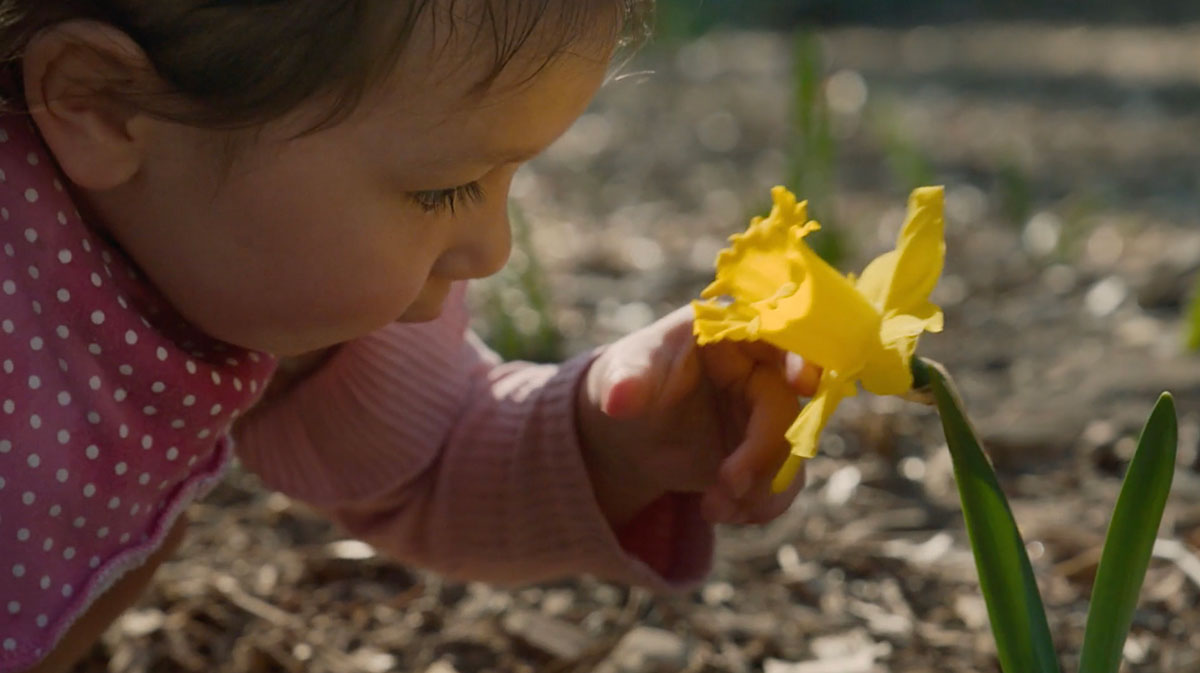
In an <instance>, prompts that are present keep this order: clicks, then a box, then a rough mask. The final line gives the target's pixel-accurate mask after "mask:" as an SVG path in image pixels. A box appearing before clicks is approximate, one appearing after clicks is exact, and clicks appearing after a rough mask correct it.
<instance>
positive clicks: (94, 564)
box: [88, 556, 100, 568]
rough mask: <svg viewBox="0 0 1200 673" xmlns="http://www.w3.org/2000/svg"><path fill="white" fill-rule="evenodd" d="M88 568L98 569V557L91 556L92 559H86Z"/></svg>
mask: <svg viewBox="0 0 1200 673" xmlns="http://www.w3.org/2000/svg"><path fill="white" fill-rule="evenodd" d="M88 567H89V568H99V567H100V557H99V556H93V557H92V558H90V559H88Z"/></svg>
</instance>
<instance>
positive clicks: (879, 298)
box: [855, 250, 900, 313]
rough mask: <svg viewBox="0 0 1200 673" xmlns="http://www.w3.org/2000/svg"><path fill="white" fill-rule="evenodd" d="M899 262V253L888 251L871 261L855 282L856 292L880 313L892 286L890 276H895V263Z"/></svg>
mask: <svg viewBox="0 0 1200 673" xmlns="http://www.w3.org/2000/svg"><path fill="white" fill-rule="evenodd" d="M899 260H900V253H899V252H898V251H896V250H889V251H888V252H885V253H883V254H882V255H880V256H878V257H876V258H875V259H873V260H871V263H870V264H868V265H867V268H865V269H863V272H862V275H861V276H859V277H858V279H857V280H856V281H855V285H856V287H857V288H858V291H859V292H861V293H862V294H863V296H865V297H866V298H867V300H868V301H870V302H871V303H872V304H873V305H874V306H875V310H877V311H879V312H880V313H882V312H883V307H884V305H885V304H886V303H887V297H888V291H889V290H890V288H891V286H892V276H895V275H896V262H898V261H899Z"/></svg>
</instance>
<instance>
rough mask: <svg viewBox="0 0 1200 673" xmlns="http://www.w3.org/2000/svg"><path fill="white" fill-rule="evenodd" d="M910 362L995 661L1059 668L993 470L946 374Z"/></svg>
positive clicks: (1030, 669) (1046, 670)
mask: <svg viewBox="0 0 1200 673" xmlns="http://www.w3.org/2000/svg"><path fill="white" fill-rule="evenodd" d="M913 362H914V366H913V368H914V370H916V371H915V373H916V374H917V376H916V377H915V378H916V379H917V380H918V381H923V380H925V379H927V380H928V381H929V382H930V385H931V387H932V389H933V394H934V399H935V400H936V402H937V408H938V413H939V415H940V416H941V418H942V428H943V429H944V430H945V432H946V443H947V444H948V445H949V447H950V456H951V459H952V460H953V462H954V479H955V481H956V482H957V483H958V495H959V499H960V500H961V501H962V510H963V518H964V519H965V520H966V525H967V535H968V537H969V538H970V540H971V550H972V551H973V552H974V554H975V567H976V569H977V570H978V572H979V585H980V589H981V591H982V592H983V597H984V599H985V600H986V601H987V608H988V617H989V618H990V619H991V624H992V635H993V637H994V638H995V640H996V649H997V652H998V655H999V659H1000V667H1001V668H1002V669H1003V670H1004V673H1057V672H1058V670H1059V668H1058V660H1057V659H1056V657H1055V654H1054V641H1053V640H1052V639H1051V637H1050V626H1049V624H1048V623H1047V622H1046V611H1045V608H1044V607H1043V606H1042V598H1041V594H1039V593H1038V588H1037V581H1036V580H1035V579H1034V576H1033V567H1032V566H1031V565H1030V564H1029V556H1027V555H1026V554H1025V543H1024V541H1023V540H1022V539H1021V534H1020V532H1019V531H1018V530H1017V523H1016V521H1015V520H1014V519H1013V515H1012V510H1011V509H1009V506H1008V500H1007V499H1006V498H1005V497H1004V492H1003V491H1002V490H1001V489H1000V482H999V481H998V480H997V479H996V473H995V471H994V470H993V469H992V466H991V463H989V462H988V459H987V456H985V455H984V453H983V450H982V449H981V448H980V446H979V440H978V439H976V436H975V432H974V430H972V428H971V424H970V421H968V420H967V417H966V414H965V413H964V412H963V406H962V402H961V401H960V399H959V396H958V392H957V390H956V389H955V388H954V384H953V382H952V381H951V380H950V377H949V375H947V374H946V372H945V370H944V369H942V368H941V366H940V365H937V364H936V363H932V362H929V361H924V360H921V359H919V358H914V360H913ZM922 370H925V371H922Z"/></svg>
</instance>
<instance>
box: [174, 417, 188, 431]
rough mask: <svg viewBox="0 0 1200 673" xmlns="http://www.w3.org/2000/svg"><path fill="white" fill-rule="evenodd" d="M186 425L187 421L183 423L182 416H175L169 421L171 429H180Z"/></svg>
mask: <svg viewBox="0 0 1200 673" xmlns="http://www.w3.org/2000/svg"><path fill="white" fill-rule="evenodd" d="M186 425H187V423H185V422H184V420H183V419H182V418H176V419H175V420H173V421H171V429H173V430H182V429H183V428H184V427H185V426H186Z"/></svg>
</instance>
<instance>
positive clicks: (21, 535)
mask: <svg viewBox="0 0 1200 673" xmlns="http://www.w3.org/2000/svg"><path fill="white" fill-rule="evenodd" d="M17 539H18V540H20V541H21V542H25V541H27V540H29V529H28V528H22V529H21V530H19V531H17Z"/></svg>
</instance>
